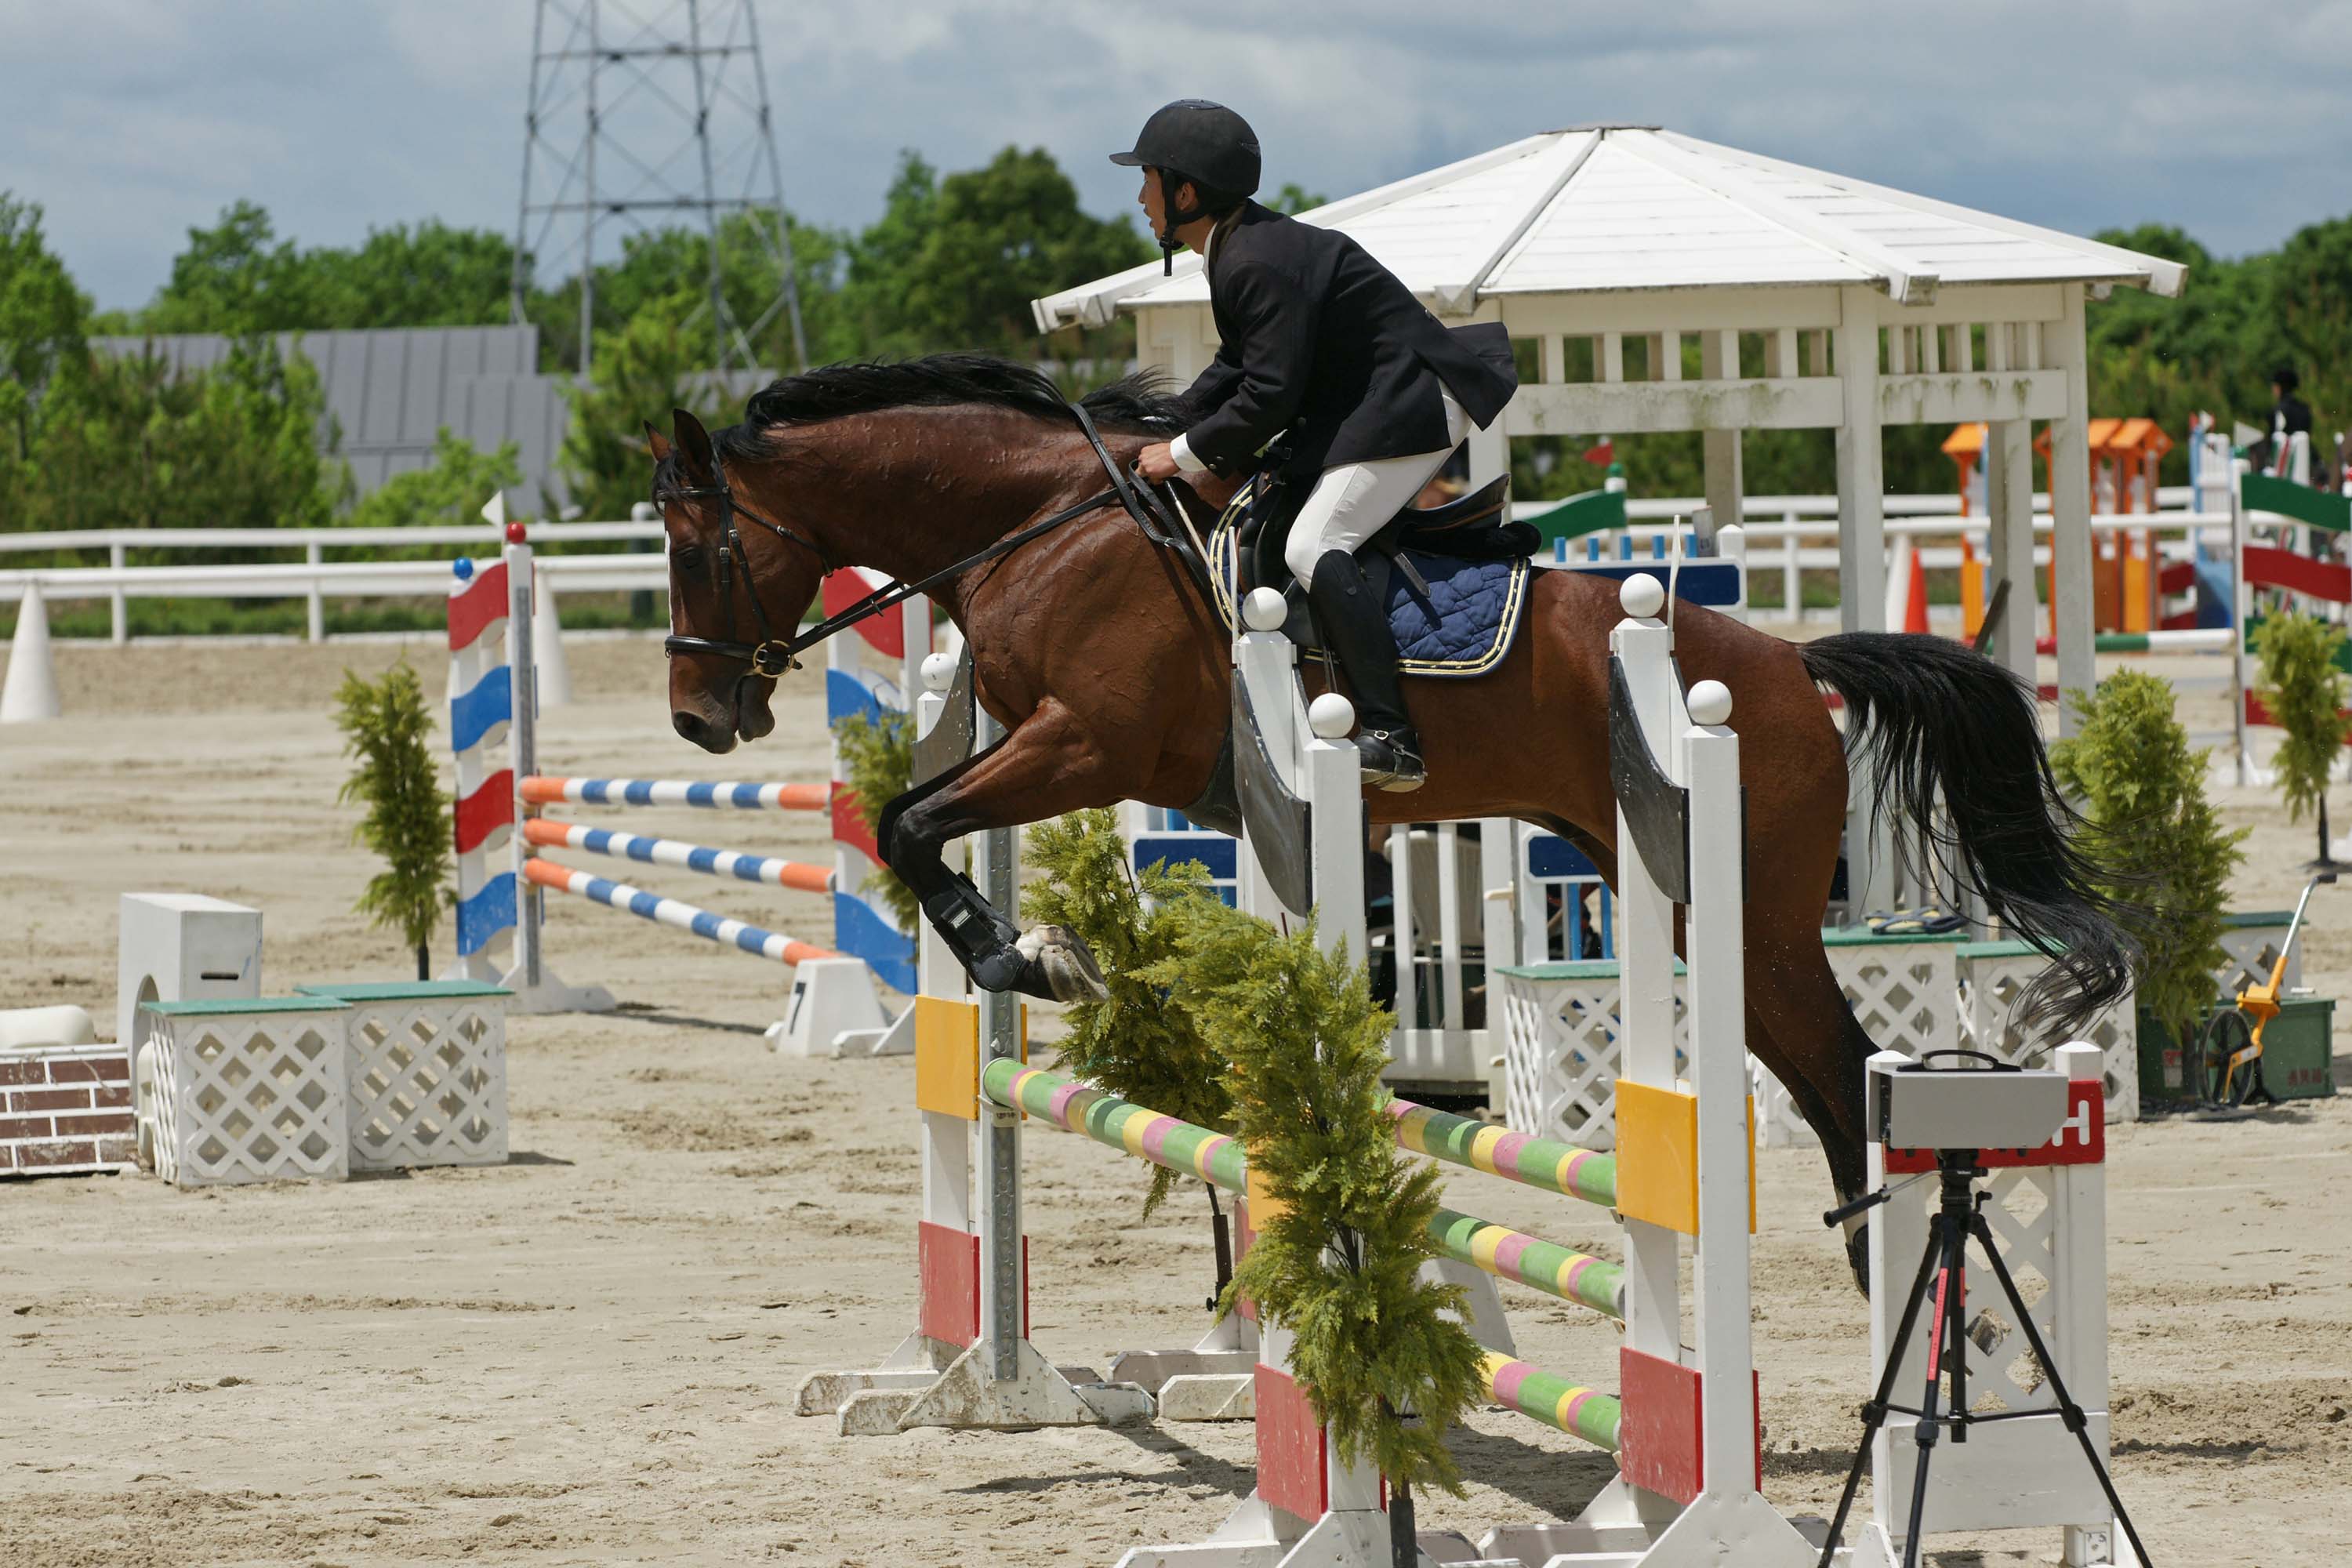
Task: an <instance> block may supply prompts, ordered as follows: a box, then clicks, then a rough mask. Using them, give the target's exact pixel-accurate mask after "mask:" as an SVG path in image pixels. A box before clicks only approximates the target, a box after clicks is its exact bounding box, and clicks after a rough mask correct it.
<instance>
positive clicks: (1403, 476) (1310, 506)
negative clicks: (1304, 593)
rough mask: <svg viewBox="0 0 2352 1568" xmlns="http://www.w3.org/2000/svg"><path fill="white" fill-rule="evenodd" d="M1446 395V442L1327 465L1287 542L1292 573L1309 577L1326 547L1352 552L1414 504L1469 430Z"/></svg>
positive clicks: (1284, 548)
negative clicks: (1396, 454)
mask: <svg viewBox="0 0 2352 1568" xmlns="http://www.w3.org/2000/svg"><path fill="white" fill-rule="evenodd" d="M1444 397H1445V445H1444V447H1443V448H1441V449H1440V450H1438V451H1434V452H1415V453H1413V454H1412V455H1411V456H1409V457H1403V458H1380V459H1378V460H1376V461H1374V462H1370V463H1342V464H1340V465H1339V467H1338V468H1326V469H1324V470H1323V477H1322V478H1321V479H1318V480H1317V481H1316V482H1315V489H1314V490H1313V491H1312V492H1311V493H1310V494H1309V495H1308V496H1307V504H1306V505H1304V506H1302V507H1300V508H1299V509H1298V516H1297V519H1296V520H1295V521H1293V522H1292V523H1291V525H1290V537H1289V538H1288V539H1286V540H1285V541H1284V542H1283V546H1282V560H1283V563H1284V564H1285V565H1286V566H1288V567H1289V568H1290V574H1291V575H1292V576H1294V577H1296V578H1297V579H1298V580H1299V581H1300V582H1302V583H1303V582H1305V581H1307V578H1308V577H1309V576H1310V575H1312V574H1313V573H1314V571H1315V563H1317V562H1318V561H1320V560H1322V559H1323V556H1324V552H1327V551H1332V550H1344V551H1346V552H1348V553H1349V554H1350V555H1353V554H1354V553H1355V552H1357V551H1359V550H1360V549H1362V548H1363V546H1364V541H1366V540H1368V539H1370V537H1371V536H1372V535H1373V534H1375V533H1378V532H1379V531H1381V528H1382V527H1383V526H1384V525H1386V523H1387V522H1388V521H1389V520H1390V519H1391V518H1392V517H1394V516H1396V514H1397V513H1398V512H1399V511H1400V510H1402V509H1403V508H1405V507H1407V506H1409V505H1411V504H1412V498H1413V497H1415V496H1417V495H1419V494H1420V493H1421V488H1422V487H1423V485H1425V484H1427V483H1429V478H1430V476H1431V475H1432V474H1434V473H1435V472H1437V470H1438V469H1439V468H1443V467H1444V465H1445V459H1446V458H1450V457H1452V456H1453V455H1454V447H1458V446H1460V445H1461V444H1462V437H1464V436H1465V435H1466V434H1467V433H1468V431H1469V429H1470V416H1468V415H1467V414H1465V413H1464V412H1463V411H1462V405H1460V404H1459V403H1456V402H1454V395H1453V394H1452V393H1450V392H1449V393H1446V394H1444Z"/></svg>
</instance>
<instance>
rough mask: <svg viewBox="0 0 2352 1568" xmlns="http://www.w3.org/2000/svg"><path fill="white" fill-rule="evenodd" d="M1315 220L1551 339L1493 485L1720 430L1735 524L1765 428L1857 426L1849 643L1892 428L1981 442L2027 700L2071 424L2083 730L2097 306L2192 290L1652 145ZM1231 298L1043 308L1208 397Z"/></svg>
mask: <svg viewBox="0 0 2352 1568" xmlns="http://www.w3.org/2000/svg"><path fill="white" fill-rule="evenodd" d="M1301 216H1302V220H1303V221H1305V222H1307V223H1312V224H1318V225H1322V226H1328V227H1335V228H1339V229H1342V230H1345V231H1346V232H1347V233H1348V234H1349V236H1351V237H1353V238H1355V239H1356V240H1357V241H1358V242H1359V243H1360V244H1361V245H1362V246H1363V247H1364V248H1365V249H1366V250H1368V251H1370V253H1371V254H1372V255H1373V256H1374V257H1376V258H1379V259H1380V260H1381V262H1382V263H1383V264H1385V265H1386V266H1387V267H1388V268H1390V269H1391V270H1392V271H1394V272H1395V273H1396V274H1397V275H1398V276H1399V277H1400V278H1402V279H1404V281H1405V283H1406V285H1407V286H1408V287H1410V288H1411V289H1413V291H1414V292H1415V293H1417V294H1419V295H1420V296H1421V297H1422V298H1423V299H1424V300H1428V301H1429V304H1430V307H1431V309H1433V310H1435V311H1436V312H1437V314H1438V315H1439V316H1440V317H1442V318H1444V319H1447V320H1452V321H1501V322H1503V323H1504V324H1505V325H1506V326H1507V327H1508V328H1509V329H1510V331H1511V335H1512V336H1513V337H1514V338H1517V339H1525V340H1529V341H1531V342H1534V343H1535V344H1536V346H1537V350H1538V353H1537V361H1538V363H1539V364H1540V365H1541V367H1542V371H1541V375H1540V378H1539V379H1538V380H1537V381H1535V382H1533V383H1531V384H1526V385H1522V386H1521V387H1520V388H1519V390H1518V394H1517V396H1516V397H1514V398H1513V399H1512V401H1511V405H1510V407H1509V408H1508V409H1507V411H1506V412H1505V413H1504V415H1503V416H1502V418H1501V419H1499V420H1497V421H1496V425H1495V426H1494V427H1493V428H1492V429H1489V430H1486V431H1484V432H1481V433H1478V434H1476V435H1474V436H1473V437H1472V438H1471V444H1470V461H1471V477H1472V479H1473V480H1474V481H1482V480H1484V479H1489V478H1492V477H1493V476H1495V475H1496V474H1499V473H1501V472H1503V471H1504V470H1505V469H1506V468H1507V466H1508V447H1507V441H1508V438H1509V437H1514V436H1540V435H1576V436H1583V435H1594V434H1602V433H1606V434H1612V435H1629V434H1639V433H1646V432H1653V431H1666V430H1698V431H1703V432H1705V433H1706V443H1705V446H1706V500H1707V503H1708V505H1709V507H1710V508H1711V510H1713V512H1714V515H1715V516H1716V517H1717V519H1720V520H1723V521H1732V520H1735V519H1737V518H1738V516H1739V501H1740V493H1741V482H1740V456H1739V437H1740V432H1741V431H1743V430H1753V429H1821V428H1826V429H1833V430H1835V431H1836V432H1837V479H1838V531H1839V543H1840V560H1841V564H1840V567H1839V574H1838V575H1839V598H1840V605H1841V618H1842V620H1843V625H1844V626H1845V627H1846V628H1847V629H1849V630H1854V629H1878V628H1881V627H1882V626H1883V624H1884V620H1885V574H1886V556H1885V529H1884V517H1883V514H1882V511H1881V508H1880V496H1881V495H1882V493H1883V492H1884V489H1885V483H1884V481H1883V479H1882V478H1881V467H1882V466H1881V455H1880V438H1879V432H1880V430H1881V429H1882V428H1883V427H1884V426H1887V425H1917V424H1934V425H1946V424H1958V423H1962V422H1967V421H1982V422H1984V423H1985V424H1987V425H1988V426H1990V438H1989V440H1988V442H1987V465H1988V467H1987V486H1986V495H1987V497H1988V500H1989V508H1988V510H1989V511H1990V517H1989V519H1988V521H1989V523H1990V562H1991V570H1992V574H1993V576H1994V577H1995V579H1996V580H1999V581H2006V582H2007V583H2008V584H2009V604H2010V605H2011V608H2010V609H2009V611H2008V612H2007V613H2006V614H2004V615H2003V616H2002V617H2001V620H2000V625H1999V626H1997V628H1996V630H1995V638H1994V644H1993V651H1994V653H1995V656H1996V657H1998V658H2000V660H2001V661H2002V662H2003V663H2005V664H2007V665H2009V666H2010V667H2011V668H2015V669H2018V670H2020V671H2021V672H2023V673H2024V674H2025V675H2026V677H2027V678H2028V679H2032V673H2033V659H2034V654H2033V633H2034V624H2035V618H2036V617H2035V616H2032V614H2029V613H2027V611H2028V610H2029V608H2030V607H2031V606H2032V605H2034V604H2035V602H2036V594H2035V584H2034V575H2033V572H2032V558H2033V552H2032V546H2033V535H2032V500H2033V498H2032V489H2033V486H2032V474H2033V466H2032V424H2033V422H2034V421H2035V420H2042V421H2044V422H2046V423H2047V425H2048V426H2049V431H2050V450H2051V482H2050V495H2051V504H2052V507H2053V513H2054V517H2053V522H2054V528H2053V552H2054V554H2053V560H2054V561H2055V563H2056V567H2057V572H2056V583H2057V587H2056V593H2057V600H2058V602H2057V605H2056V606H2055V615H2054V625H2055V626H2056V627H2057V631H2058V646H2059V658H2058V664H2059V669H2058V684H2059V687H2060V695H2061V706H2060V713H2061V726H2062V729H2066V730H2071V728H2072V727H2073V724H2074V718H2073V715H2072V712H2071V710H2070V709H2069V707H2068V705H2067V704H2066V703H2065V701H2064V699H2065V696H2066V694H2067V693H2068V692H2070V691H2073V690H2080V689H2088V688H2089V687H2090V686H2091V685H2092V684H2093V681H2094V675H2093V664H2092V648H2093V645H2092V635H2093V634H2092V602H2091V589H2092V576H2091V526H2090V504H2091V478H2090V449H2089V447H2088V444H2087V441H2086V438H2085V437H2086V432H2085V426H2086V425H2087V423H2088V420H2089V416H2090V389H2089V386H2088V384H2087V381H2086V375H2085V353H2084V334H2083V309H2084V296H2085V291H2086V290H2087V291H2090V292H2091V293H2093V294H2094V295H2096V296H2098V297H2104V296H2105V292H2106V291H2107V290H2108V289H2112V288H2113V287H2115V285H2116V284H2118V283H2123V284H2129V285H2132V286H2134V287H2137V288H2145V289H2153V290H2155V291H2156V292H2158V293H2159V294H2166V295H2172V294H2178V293H2179V290H2180V287H2181V283H2182V281H2183V278H2184V274H2185V269H2184V268H2181V267H2179V266H2178V265H2176V264H2174V263H2172V262H2168V261H2162V260H2158V258H2155V257H2151V256H2142V255H2140V254H2138V253H2137V252H2135V251H2129V250H2123V249H2118V248H2116V247H2113V246H2107V245H2099V244H2096V243H2095V242H2093V241H2090V240H2087V239H2077V238H2075V237H2073V236H2071V235H2064V234H2060V233H2058V232H2056V231H2054V230H2052V229H2046V228H2037V227H2035V226H2032V225H2031V224H2024V223H2017V222H2014V221H2012V220H2011V219H2008V218H2003V217H1996V216H1992V215H1991V214H1990V213H1981V212H1977V211H1973V210H1971V209H1969V208H1967V207H1960V206H1954V205H1951V204H1949V203H1947V202H1938V201H1933V200H1930V199H1929V198H1927V197H1925V196H1917V195H1909V194H1907V193H1906V192H1902V191H1895V190H1889V189H1887V188H1886V187H1885V186H1883V185H1874V184H1866V183H1865V182H1863V181H1860V180H1853V179H1848V178H1846V177H1844V176H1843V175H1838V174H1824V173H1822V171H1820V170H1817V169H1808V168H1805V167H1802V166H1801V165H1799V164H1794V163H1782V162H1780V160H1778V159H1774V158H1767V157H1763V156H1761V155H1759V154H1757V153H1743V152H1740V151H1738V149H1736V148H1731V147H1724V146H1718V145H1717V144H1716V143H1714V142H1701V141H1698V140H1696V139H1694V138H1692V137H1688V136H1683V135H1678V134H1676V133H1675V132H1670V131H1665V130H1662V129H1660V128H1659V127H1656V126H1647V125H1615V124H1595V125H1581V126H1576V127H1572V128H1570V129H1569V130H1565V131H1552V132H1544V133H1542V134H1540V135H1535V136H1529V137H1527V138H1526V139H1524V140H1522V141H1517V142H1511V143H1509V144H1508V145H1507V146H1503V147H1498V148H1496V149H1495V150H1494V151H1493V152H1490V153H1482V154H1480V155H1479V156H1477V157H1475V158H1466V159H1464V160H1463V161H1462V162H1460V163H1450V164H1447V165H1446V166H1445V167H1444V168H1441V169H1434V170H1432V171H1431V172H1429V173H1428V174H1419V175H1416V176H1414V177H1413V178H1412V179H1407V180H1400V181H1398V182H1396V183H1395V184H1389V185H1383V186H1381V187H1380V188H1379V189H1377V190H1373V191H1368V192H1366V193H1364V194H1363V195H1358V196H1351V197H1349V198H1348V199H1347V200H1344V201H1338V202H1333V203H1331V204H1330V205H1327V206H1322V207H1318V208H1317V209H1315V210H1314V211H1312V212H1309V213H1306V214H1303V215H1301ZM1208 300H1209V291H1208V283H1207V280H1206V279H1204V278H1203V277H1202V275H1201V264H1200V258H1198V257H1196V256H1192V255H1190V254H1189V253H1188V254H1187V255H1185V256H1184V257H1183V258H1181V259H1180V260H1178V261H1177V263H1176V268H1175V275H1174V276H1173V277H1162V276H1161V273H1160V265H1159V263H1158V262H1156V261H1155V262H1153V263H1151V264H1150V265H1147V266H1143V267H1138V268H1132V269H1130V270H1129V271H1126V272H1121V273H1118V274H1115V275H1113V276H1111V277H1108V278H1103V279H1097V280H1095V281H1094V282H1091V283H1087V284H1083V285H1081V286H1079V287H1077V288H1075V289H1066V290H1064V291H1063V292H1061V293H1058V294H1055V295H1052V296H1050V297H1048V298H1046V299H1043V300H1037V301H1035V302H1034V311H1035V314H1036V319H1037V325H1038V327H1039V329H1040V330H1041V331H1052V330H1053V329H1055V328H1057V327H1063V326H1068V325H1071V324H1074V323H1078V322H1084V323H1086V324H1087V325H1090V326H1103V325H1107V324H1108V323H1109V322H1110V321H1111V320H1112V319H1113V318H1114V317H1115V316H1117V315H1118V314H1119V313H1120V312H1122V311H1125V312H1131V313H1132V314H1133V315H1134V316H1135V317H1136V325H1137V342H1138V346H1139V353H1140V356H1141V358H1142V360H1143V362H1144V363H1147V364H1157V365H1163V366H1165V367H1167V368H1168V369H1169V370H1170V371H1171V372H1172V373H1173V374H1176V375H1178V376H1179V377H1182V378H1185V379H1190V378H1191V377H1192V375H1194V374H1198V373H1199V372H1200V371H1201V370H1202V368H1203V367H1204V366H1205V365H1206V364H1207V363H1208V361H1209V359H1210V357H1211V356H1212V355H1213V354H1214V353H1216V349H1217V335H1216V328H1215V325H1214V323H1213V321H1212V320H1211V317H1210V313H1209V303H1208ZM1692 337H1696V338H1697V339H1698V341H1699V358H1698V364H1699V374H1698V375H1697V376H1696V378H1692V377H1689V376H1686V375H1685V374H1684V372H1685V361H1684V353H1683V345H1684V342H1685V339H1688V338H1692ZM1629 351H1630V352H1629ZM1873 859H1874V861H1876V862H1877V863H1878V864H1879V865H1880V866H1884V864H1885V857H1873ZM1883 874H1884V873H1883V872H1874V875H1873V876H1872V881H1873V882H1874V883H1875V882H1876V881H1877V879H1878V877H1879V876H1880V875H1883Z"/></svg>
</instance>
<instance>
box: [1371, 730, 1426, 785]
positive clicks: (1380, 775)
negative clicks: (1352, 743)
mask: <svg viewBox="0 0 2352 1568" xmlns="http://www.w3.org/2000/svg"><path fill="white" fill-rule="evenodd" d="M1356 749H1357V750H1358V751H1359V752H1361V753H1362V756H1363V770H1364V782H1365V783H1366V784H1370V785H1371V787H1372V788H1374V789H1378V790H1386V791H1387V792H1388V793H1390V794H1391V795H1406V794H1410V793H1411V792H1412V791H1414V790H1417V789H1419V788H1420V787H1421V786H1422V785H1423V784H1426V783H1428V782H1429V769H1428V767H1427V766H1426V765H1424V764H1423V762H1422V760H1421V737H1420V736H1419V735H1417V734H1415V733H1414V732H1413V731H1411V730H1409V729H1396V730H1360V731H1357V734H1356Z"/></svg>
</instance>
